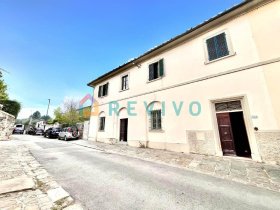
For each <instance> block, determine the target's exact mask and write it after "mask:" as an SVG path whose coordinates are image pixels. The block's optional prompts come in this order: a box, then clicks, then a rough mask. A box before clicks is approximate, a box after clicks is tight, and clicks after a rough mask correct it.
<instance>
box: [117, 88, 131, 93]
mask: <svg viewBox="0 0 280 210" xmlns="http://www.w3.org/2000/svg"><path fill="white" fill-rule="evenodd" d="M127 90H129V88H127V89H124V90H120V91H119V92H124V91H127Z"/></svg>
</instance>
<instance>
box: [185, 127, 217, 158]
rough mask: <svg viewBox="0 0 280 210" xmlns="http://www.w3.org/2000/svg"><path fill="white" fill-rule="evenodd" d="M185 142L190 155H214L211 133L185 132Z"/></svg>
mask: <svg viewBox="0 0 280 210" xmlns="http://www.w3.org/2000/svg"><path fill="white" fill-rule="evenodd" d="M187 141H188V142H189V146H190V153H196V154H204V155H215V141H214V133H213V131H210V130H209V131H207V130H204V131H202V130H197V131H187Z"/></svg>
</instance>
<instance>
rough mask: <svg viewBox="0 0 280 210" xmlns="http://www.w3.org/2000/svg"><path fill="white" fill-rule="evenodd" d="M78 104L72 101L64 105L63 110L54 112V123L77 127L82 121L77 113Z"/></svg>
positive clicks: (58, 109) (59, 108) (59, 109)
mask: <svg viewBox="0 0 280 210" xmlns="http://www.w3.org/2000/svg"><path fill="white" fill-rule="evenodd" d="M77 108H78V102H77V101H75V100H73V99H70V100H67V101H65V102H64V103H63V109H62V108H61V107H58V108H57V109H55V110H54V116H55V119H54V121H56V122H59V123H61V124H68V125H75V124H76V123H78V122H81V121H82V119H81V117H80V115H79V112H78V111H77Z"/></svg>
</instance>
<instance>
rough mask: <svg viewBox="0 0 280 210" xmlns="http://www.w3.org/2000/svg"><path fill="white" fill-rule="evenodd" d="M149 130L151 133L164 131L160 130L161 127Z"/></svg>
mask: <svg viewBox="0 0 280 210" xmlns="http://www.w3.org/2000/svg"><path fill="white" fill-rule="evenodd" d="M149 132H151V133H164V130H162V129H151V130H149Z"/></svg>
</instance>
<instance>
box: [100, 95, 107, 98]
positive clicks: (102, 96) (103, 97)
mask: <svg viewBox="0 0 280 210" xmlns="http://www.w3.org/2000/svg"><path fill="white" fill-rule="evenodd" d="M107 96H108V95H106V96H99V97H98V98H106V97H107Z"/></svg>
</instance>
